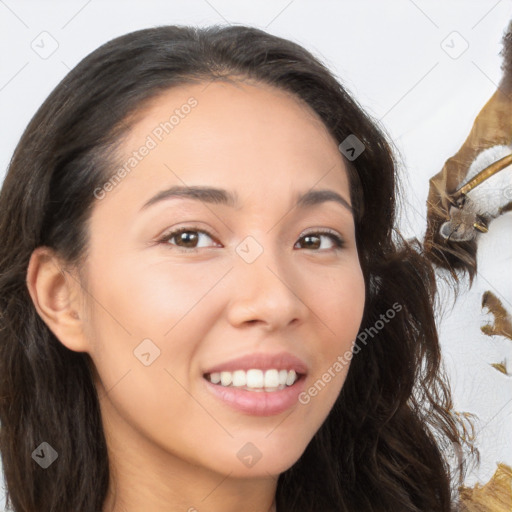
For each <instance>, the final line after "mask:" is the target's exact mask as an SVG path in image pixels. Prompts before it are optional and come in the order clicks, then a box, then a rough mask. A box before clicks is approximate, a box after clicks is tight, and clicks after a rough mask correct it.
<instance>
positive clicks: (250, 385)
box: [206, 368, 298, 391]
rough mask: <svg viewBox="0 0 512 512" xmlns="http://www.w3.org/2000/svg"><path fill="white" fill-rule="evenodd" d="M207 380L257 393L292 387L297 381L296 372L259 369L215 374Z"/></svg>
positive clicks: (210, 375)
mask: <svg viewBox="0 0 512 512" xmlns="http://www.w3.org/2000/svg"><path fill="white" fill-rule="evenodd" d="M206 377H207V379H208V380H209V381H210V382H212V383H213V384H219V385H221V386H226V387H227V386H231V387H236V388H244V389H246V390H250V391H251V390H255V391H262V390H263V389H265V391H277V390H281V389H284V388H285V387H286V386H292V385H293V384H294V383H295V382H296V381H297V378H298V376H297V373H296V372H295V370H289V371H288V370H276V369H270V370H266V371H264V370H260V369H257V368H254V369H250V370H247V371H244V370H236V371H234V372H214V373H211V374H209V375H208V374H207V376H206Z"/></svg>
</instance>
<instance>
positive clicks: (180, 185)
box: [0, 26, 464, 512]
mask: <svg viewBox="0 0 512 512" xmlns="http://www.w3.org/2000/svg"><path fill="white" fill-rule="evenodd" d="M395 179H396V177H395V164H394V159H393V155H392V152H391V150H390V146H389V145H388V143H387V142H386V140H385V138H384V137H383V135H382V134H381V132H380V131H379V129H378V128H377V127H376V126H375V124H374V123H373V122H372V120H371V119H370V118H369V117H368V116H367V115H366V114H365V113H364V112H363V111H362V109H361V108H360V107H359V106H358V105H357V104H356V102H355V101H354V100H353V99H352V98H351V97H350V96H349V95H348V94H347V92H346V91H345V90H344V88H343V87H342V86H341V85H340V84H339V83H338V81H337V80H335V78H334V77H333V76H332V74H331V73H330V72H329V71H328V70H327V69H326V68H325V67H324V66H323V65H322V64H321V63H320V62H319V61H318V60H317V59H315V58H314V57H313V56H312V55H311V54H310V53H309V52H307V51H306V50H304V49H303V48H302V47H300V46H299V45H297V44H295V43H293V42H290V41H287V40H284V39H281V38H278V37H275V36H272V35H269V34H267V33H265V32H263V31H261V30H258V29H255V28H249V27H243V26H234V27H209V28H202V29H197V28H190V27H177V26H164V27H158V28H152V29H147V30H141V31H137V32H134V33H131V34H128V35H125V36H123V37H119V38H117V39H114V40H113V41H110V42H108V43H107V44H105V45H103V46H102V47H100V48H99V49H97V50H96V51H95V52H93V53H92V54H91V55H89V56H88V57H86V58H85V59H84V60H83V61H82V62H81V63H79V64H78V65H77V66H76V67H75V69H73V70H72V71H71V72H70V73H69V75H68V76H66V77H65V78H64V79H63V81H62V82H61V83H60V84H59V85H58V86H57V87H56V88H55V90H54V91H53V92H52V93H51V95H50V96H49V97H48V99H47V100H46V101H45V103H44V104H43V105H42V107H41V108H40V110H39V111H38V112H37V113H36V115H35V116H34V118H33V119H32V121H31V122H30V124H29V126H28V128H27V129H26V132H25V133H24V135H23V137H22V139H21V140H20V142H19V144H18V147H17V148H16V151H15V153H14V155H13V158H12V161H11V164H10V167H9V170H8V174H7V176H6V179H5V182H4V184H3V188H2V192H1V196H0V211H1V219H2V220H1V225H0V234H1V239H2V246H1V249H0V251H1V256H0V300H1V310H0V312H1V316H0V318H1V331H0V332H1V347H2V354H1V362H2V363H1V364H2V369H1V379H2V380H1V382H2V384H1V390H0V394H1V397H2V401H1V407H0V421H1V424H2V429H1V437H0V440H1V444H0V446H1V453H2V458H3V464H4V472H5V476H6V482H7V491H8V495H9V497H10V500H11V502H12V504H13V507H14V510H16V511H17V512H21V511H36V510H37V511H50V510H52V511H60V510H62V511H66V512H68V511H70V510H76V511H78V510H80V511H82V512H83V511H91V512H93V511H94V512H97V511H98V510H101V511H103V512H107V511H108V512H110V511H115V512H121V511H125V512H131V511H135V510H151V511H152V512H158V511H163V510H166V511H167V510H189V511H194V510H197V511H202V510H209V511H220V510H222V511H224V512H226V511H231V510H245V511H253V512H261V511H269V510H271V511H274V512H275V511H279V512H287V511H301V512H307V511H322V512H325V511H331V510H332V511H334V510H336V511H340V510H345V511H377V510H401V511H402V510H403V511H406V510H407V511H426V510H436V511H449V510H454V507H455V501H456V500H455V495H454V490H455V487H456V485H457V483H458V484H460V483H461V482H462V472H463V466H464V465H463V464H462V465H460V466H459V468H457V471H454V472H453V474H452V471H451V470H450V468H449V464H448V462H447V456H446V452H447V448H448V447H449V446H452V447H460V446H461V444H460V443H462V439H461V438H460V434H459V430H458V424H457V420H456V416H455V415H454V414H453V411H452V410H451V407H452V405H451V401H450V393H449V388H448V386H447V384H446V382H445V380H444V378H443V376H442V374H441V371H440V348H439V344H438V338H437V333H436V328H435V323H434V313H433V305H432V303H433V300H434V295H435V280H434V275H433V272H432V269H431V267H430V266H429V264H428V263H427V262H426V261H425V259H424V258H423V256H422V255H421V253H420V252H419V251H418V250H417V244H416V243H414V242H406V241H404V240H403V239H401V238H400V237H399V236H398V234H397V232H396V231H395V230H394V222H395V186H396V185H395ZM184 235H186V236H184ZM322 242H323V244H324V245H322ZM325 244H327V245H325ZM457 472H458V474H457ZM457 476H458V480H457Z"/></svg>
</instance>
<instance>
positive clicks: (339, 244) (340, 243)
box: [157, 227, 345, 253]
mask: <svg viewBox="0 0 512 512" xmlns="http://www.w3.org/2000/svg"><path fill="white" fill-rule="evenodd" d="M190 232H193V233H202V234H204V235H207V236H209V237H210V238H211V239H212V240H214V239H215V238H214V237H213V235H211V234H210V233H209V232H208V231H205V230H203V229H197V228H194V227H184V228H179V229H176V230H174V231H171V232H170V233H167V234H165V235H164V236H163V237H162V238H160V239H159V240H158V241H157V243H159V244H164V245H169V241H170V240H171V239H173V238H174V237H175V236H177V235H179V234H181V233H190ZM310 235H324V236H328V237H329V238H330V239H331V240H332V241H333V242H334V245H335V247H334V248H333V249H327V250H323V251H322V250H320V249H311V250H313V251H316V252H326V251H339V250H341V249H343V248H344V247H345V240H344V239H343V238H341V237H340V236H339V235H338V234H337V233H336V232H335V231H332V230H330V229H323V230H320V231H311V232H308V233H304V234H303V235H301V236H300V238H299V240H300V239H302V238H304V237H306V236H310ZM174 248H175V249H177V250H178V251H179V252H184V253H187V252H188V253H191V252H198V250H199V249H204V247H200V248H197V247H180V246H179V245H174Z"/></svg>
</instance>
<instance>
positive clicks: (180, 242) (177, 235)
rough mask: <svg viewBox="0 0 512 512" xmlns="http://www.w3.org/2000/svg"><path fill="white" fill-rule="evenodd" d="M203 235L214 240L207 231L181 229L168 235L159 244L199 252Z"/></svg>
mask: <svg viewBox="0 0 512 512" xmlns="http://www.w3.org/2000/svg"><path fill="white" fill-rule="evenodd" d="M201 235H206V236H207V237H208V238H210V239H213V238H212V236H211V235H210V233H208V232H207V231H203V230H199V229H193V228H181V229H177V230H175V231H172V232H171V233H168V234H166V235H165V236H164V237H163V238H162V239H161V240H159V242H161V243H164V244H169V245H175V246H176V247H177V248H178V249H181V250H184V251H187V250H189V251H197V249H198V247H197V243H198V242H199V240H200V239H201ZM173 239H175V242H173V243H171V240H173Z"/></svg>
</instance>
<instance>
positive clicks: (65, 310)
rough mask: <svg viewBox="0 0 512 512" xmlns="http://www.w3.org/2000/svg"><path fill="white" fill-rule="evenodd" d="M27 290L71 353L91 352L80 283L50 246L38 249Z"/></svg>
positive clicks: (46, 321)
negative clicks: (64, 266) (87, 341)
mask: <svg viewBox="0 0 512 512" xmlns="http://www.w3.org/2000/svg"><path fill="white" fill-rule="evenodd" d="M27 287H28V290H29V293H30V296H31V298H32V302H33V303H34V307H35V308H36V311H37V313H38V314H39V316H40V317H41V319H42V320H43V321H44V322H45V324H46V325H47V326H48V328H49V329H50V330H51V331H52V332H53V334H55V336H56V337H57V338H58V339H59V341H60V342H61V343H62V344H63V345H65V346H66V347H67V348H69V349H70V350H74V351H76V352H87V351H88V350H87V348H88V347H87V343H86V338H85V335H84V328H83V327H84V326H83V320H82V315H81V311H80V309H81V306H80V304H81V302H80V300H79V297H80V284H79V282H78V281H77V280H76V279H74V278H73V277H72V276H71V275H70V274H69V272H67V271H65V270H64V268H63V266H62V264H61V261H60V260H59V258H58V257H57V256H56V254H55V253H54V251H53V250H52V249H51V248H49V247H38V248H36V249H35V250H34V251H33V253H32V255H31V257H30V261H29V264H28V268H27Z"/></svg>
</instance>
